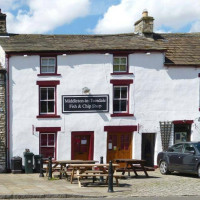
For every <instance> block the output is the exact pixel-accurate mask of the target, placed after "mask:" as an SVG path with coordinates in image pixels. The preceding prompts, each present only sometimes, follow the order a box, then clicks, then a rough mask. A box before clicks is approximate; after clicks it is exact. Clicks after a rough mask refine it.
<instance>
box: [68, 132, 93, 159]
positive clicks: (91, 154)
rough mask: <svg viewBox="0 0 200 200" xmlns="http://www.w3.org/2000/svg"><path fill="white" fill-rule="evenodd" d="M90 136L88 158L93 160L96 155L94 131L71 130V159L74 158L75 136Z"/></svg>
mask: <svg viewBox="0 0 200 200" xmlns="http://www.w3.org/2000/svg"><path fill="white" fill-rule="evenodd" d="M85 135H89V136H90V146H89V156H88V160H93V157H94V131H72V132H71V159H72V160H73V159H74V145H73V142H74V137H75V136H85Z"/></svg>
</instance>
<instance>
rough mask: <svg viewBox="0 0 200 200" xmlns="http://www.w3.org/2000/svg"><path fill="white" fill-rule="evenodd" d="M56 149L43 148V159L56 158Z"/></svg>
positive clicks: (41, 150)
mask: <svg viewBox="0 0 200 200" xmlns="http://www.w3.org/2000/svg"><path fill="white" fill-rule="evenodd" d="M54 151H55V149H54V147H41V149H40V152H41V154H42V155H43V158H48V157H52V158H54Z"/></svg>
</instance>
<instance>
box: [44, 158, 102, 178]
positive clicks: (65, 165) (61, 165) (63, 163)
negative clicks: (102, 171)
mask: <svg viewBox="0 0 200 200" xmlns="http://www.w3.org/2000/svg"><path fill="white" fill-rule="evenodd" d="M96 162H98V161H95V160H52V173H53V172H55V171H59V172H60V178H62V176H63V175H64V174H65V175H66V177H67V176H68V172H69V173H70V171H71V170H70V168H69V164H94V163H96ZM44 164H46V165H47V166H46V176H47V175H48V172H49V161H48V160H46V161H45V162H44Z"/></svg>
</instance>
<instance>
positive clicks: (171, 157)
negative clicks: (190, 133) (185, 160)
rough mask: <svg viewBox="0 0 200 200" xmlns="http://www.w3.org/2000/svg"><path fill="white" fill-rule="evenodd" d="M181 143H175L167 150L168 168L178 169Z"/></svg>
mask: <svg viewBox="0 0 200 200" xmlns="http://www.w3.org/2000/svg"><path fill="white" fill-rule="evenodd" d="M182 149H183V144H182V143H181V144H175V145H174V146H172V147H171V148H170V151H169V152H167V157H168V166H169V169H170V170H174V171H178V170H179V169H180V167H181V160H180V155H181V154H182Z"/></svg>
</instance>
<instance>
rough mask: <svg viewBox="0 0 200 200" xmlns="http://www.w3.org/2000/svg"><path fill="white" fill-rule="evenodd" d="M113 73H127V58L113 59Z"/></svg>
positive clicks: (116, 57)
mask: <svg viewBox="0 0 200 200" xmlns="http://www.w3.org/2000/svg"><path fill="white" fill-rule="evenodd" d="M113 72H127V57H126V56H123V57H122V56H114V57H113Z"/></svg>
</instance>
